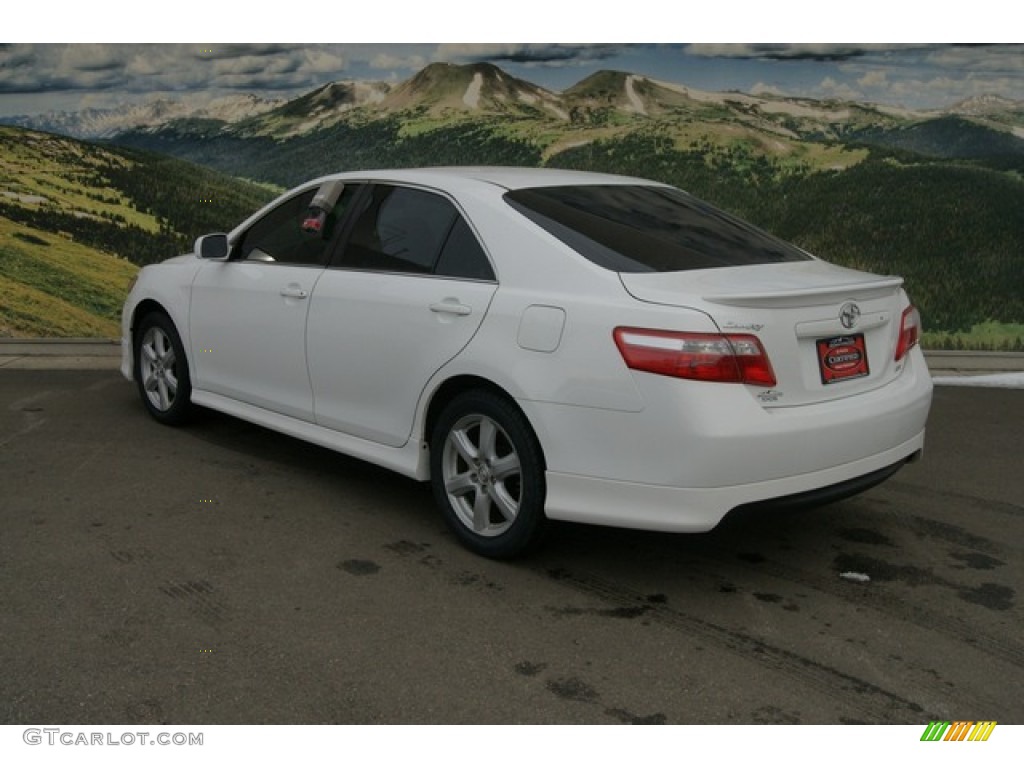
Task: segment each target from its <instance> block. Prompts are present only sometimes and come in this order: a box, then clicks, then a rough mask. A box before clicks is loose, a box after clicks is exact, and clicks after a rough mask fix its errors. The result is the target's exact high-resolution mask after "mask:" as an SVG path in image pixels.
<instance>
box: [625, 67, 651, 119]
mask: <svg viewBox="0 0 1024 768" xmlns="http://www.w3.org/2000/svg"><path fill="white" fill-rule="evenodd" d="M635 82H636V75H629V76H628V77H627V78H626V98H627V99H629V106H630V109H632V110H633V111H634V112H636V113H637V114H638V115H646V114H647V110H646V109H644V102H643V99H641V98H640V95H639V94H638V93H637V92H636V91H635V90H634V88H633V83H635Z"/></svg>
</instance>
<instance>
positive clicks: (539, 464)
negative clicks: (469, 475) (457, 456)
mask: <svg viewBox="0 0 1024 768" xmlns="http://www.w3.org/2000/svg"><path fill="white" fill-rule="evenodd" d="M477 414H478V415H481V416H486V417H488V418H490V419H492V420H493V421H494V422H495V423H496V424H498V426H500V427H501V428H502V429H503V430H504V431H505V434H506V435H507V436H508V439H509V440H510V441H511V442H512V445H513V447H514V448H515V451H516V453H517V454H518V456H519V464H520V473H521V475H520V477H521V484H522V496H521V498H520V502H519V511H518V514H517V515H516V519H515V521H514V522H513V523H512V525H511V527H510V528H509V529H508V530H507V531H505V532H504V533H502V534H500V535H498V536H481V535H480V534H478V533H475V532H474V531H472V530H470V529H469V528H467V527H466V526H465V525H464V524H463V523H462V521H461V520H460V519H459V516H458V515H457V514H456V512H455V510H454V509H453V508H452V505H451V502H450V500H449V499H448V493H447V491H446V490H445V487H444V480H443V472H442V457H443V453H444V445H445V441H446V440H447V438H448V433H449V432H450V431H451V429H452V427H453V426H454V425H455V423H456V422H458V421H459V420H460V419H462V418H463V417H465V416H469V415H477ZM430 476H431V486H432V487H433V491H434V499H435V501H436V502H437V505H438V507H439V508H440V510H441V513H442V515H443V516H444V518H445V521H446V522H447V523H448V526H449V527H450V528H451V529H452V531H453V532H454V533H455V535H456V536H457V537H458V538H459V540H460V541H461V542H462V543H463V544H464V545H465V546H466V547H467V548H468V549H470V550H471V551H473V552H475V553H477V554H479V555H483V556H484V557H490V558H495V559H508V558H512V557H516V556H519V555H522V554H525V553H527V552H529V551H531V550H533V549H534V548H535V547H536V546H537V545H538V544H539V543H540V540H541V537H542V535H543V533H544V530H545V528H546V523H547V518H546V517H545V515H544V500H545V496H546V486H545V481H544V459H543V454H542V452H541V449H540V444H539V443H538V441H537V438H536V436H535V435H534V432H533V429H532V428H531V427H530V424H529V422H528V421H527V419H526V417H525V416H524V415H523V413H522V411H520V410H519V408H518V407H517V406H516V405H515V404H514V403H512V402H511V401H510V400H508V399H507V398H505V397H501V396H499V395H496V394H494V393H491V392H488V391H486V390H473V391H469V392H464V393H462V394H460V395H457V396H456V397H455V398H454V399H453V400H452V401H451V402H450V403H448V404H447V405H446V406H445V408H444V410H443V411H442V412H441V414H440V416H439V417H438V420H437V423H436V424H435V425H434V429H433V431H432V433H431V438H430Z"/></svg>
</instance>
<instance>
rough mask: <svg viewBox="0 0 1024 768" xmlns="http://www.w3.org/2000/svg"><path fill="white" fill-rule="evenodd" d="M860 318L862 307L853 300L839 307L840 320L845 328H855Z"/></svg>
mask: <svg viewBox="0 0 1024 768" xmlns="http://www.w3.org/2000/svg"><path fill="white" fill-rule="evenodd" d="M859 319H860V307H858V306H857V305H856V304H854V303H853V302H852V301H848V302H846V303H845V304H843V306H842V307H840V308H839V322H840V323H842V324H843V328H846V329H847V330H849V329H851V328H853V327H854V326H855V325H856V324H857V320H859Z"/></svg>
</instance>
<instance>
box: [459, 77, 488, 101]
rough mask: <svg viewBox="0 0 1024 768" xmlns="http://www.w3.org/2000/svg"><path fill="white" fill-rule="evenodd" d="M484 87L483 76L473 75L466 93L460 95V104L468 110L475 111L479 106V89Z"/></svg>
mask: <svg viewBox="0 0 1024 768" xmlns="http://www.w3.org/2000/svg"><path fill="white" fill-rule="evenodd" d="M483 85H484V76H483V75H482V74H481V73H480V72H477V73H476V74H475V75H473V82H471V83H470V84H469V87H468V88H467V89H466V92H465V93H464V94H462V103H463V104H465V105H466V106H467V107H469V108H470V109H476V108H477V107H479V106H480V89H481V88H483Z"/></svg>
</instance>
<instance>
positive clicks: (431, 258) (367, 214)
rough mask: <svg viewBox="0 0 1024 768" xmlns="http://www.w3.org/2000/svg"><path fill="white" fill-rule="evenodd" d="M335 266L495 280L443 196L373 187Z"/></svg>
mask: <svg viewBox="0 0 1024 768" xmlns="http://www.w3.org/2000/svg"><path fill="white" fill-rule="evenodd" d="M339 266H341V267H344V268H348V269H366V270H374V271H381V272H403V273H412V274H421V275H439V276H444V277H459V278H468V279H475V280H493V279H494V272H493V271H492V269H491V266H490V263H489V262H488V261H487V256H486V254H485V253H484V251H483V248H481V246H480V243H479V242H478V241H477V239H476V236H475V235H474V234H473V232H472V230H471V229H470V228H469V225H468V224H467V223H466V221H465V220H464V219H463V218H462V216H461V215H460V214H459V212H458V210H457V209H456V208H455V206H454V205H453V204H452V203H451V202H450V201H449V200H448V199H447V198H444V197H442V196H441V195H437V194H434V193H432V192H427V191H424V190H420V189H410V188H407V187H394V186H389V185H386V184H377V185H374V187H373V188H372V189H371V192H370V196H369V199H368V200H367V201H366V202H365V204H364V209H363V211H362V212H361V213H360V214H359V215H358V216H357V217H356V220H355V223H354V225H353V227H352V233H351V234H350V235H349V237H348V242H347V243H346V245H345V249H344V252H343V254H342V257H341V260H340V264H339Z"/></svg>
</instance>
